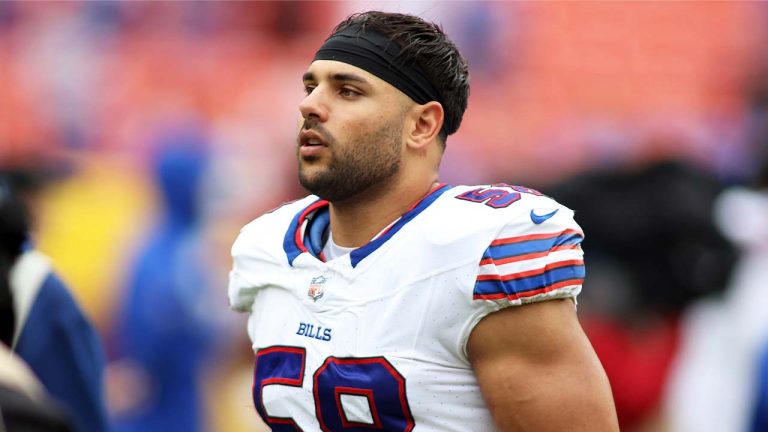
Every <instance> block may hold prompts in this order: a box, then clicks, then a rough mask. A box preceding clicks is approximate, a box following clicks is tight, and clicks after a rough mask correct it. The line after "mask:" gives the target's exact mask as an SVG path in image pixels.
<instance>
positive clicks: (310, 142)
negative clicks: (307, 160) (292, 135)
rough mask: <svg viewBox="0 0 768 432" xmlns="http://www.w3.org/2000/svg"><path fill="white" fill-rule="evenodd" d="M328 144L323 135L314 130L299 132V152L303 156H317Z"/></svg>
mask: <svg viewBox="0 0 768 432" xmlns="http://www.w3.org/2000/svg"><path fill="white" fill-rule="evenodd" d="M326 147H328V145H327V144H326V142H325V140H324V139H323V137H322V135H320V134H319V133H317V132H316V131H313V130H304V131H302V132H301V133H300V134H299V154H300V155H301V156H302V157H317V156H318V155H319V154H320V153H321V152H322V151H323V150H324V149H325V148H326Z"/></svg>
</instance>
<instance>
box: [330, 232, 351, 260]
mask: <svg viewBox="0 0 768 432" xmlns="http://www.w3.org/2000/svg"><path fill="white" fill-rule="evenodd" d="M355 249H357V248H355V247H345V246H339V245H337V244H336V243H334V242H333V233H332V232H329V233H328V241H327V242H325V246H323V255H325V259H326V261H330V260H332V259H336V258H338V257H340V256H344V255H346V254H348V253H350V252H352V251H353V250H355Z"/></svg>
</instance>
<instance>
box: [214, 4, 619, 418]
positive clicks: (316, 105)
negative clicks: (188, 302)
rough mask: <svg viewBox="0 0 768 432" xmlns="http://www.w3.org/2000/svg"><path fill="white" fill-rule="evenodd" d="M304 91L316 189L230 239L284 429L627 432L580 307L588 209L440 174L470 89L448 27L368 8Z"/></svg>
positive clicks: (263, 379) (261, 404)
mask: <svg viewBox="0 0 768 432" xmlns="http://www.w3.org/2000/svg"><path fill="white" fill-rule="evenodd" d="M303 85H304V88H305V90H306V96H305V98H304V99H303V100H302V102H301V103H300V104H299V111H300V112H301V115H302V118H303V125H302V127H301V130H300V131H299V134H298V137H297V143H296V145H297V148H296V153H297V158H298V165H299V167H298V168H299V180H300V182H301V184H302V185H303V186H304V187H305V188H306V189H307V190H309V191H310V192H311V193H312V195H309V196H307V197H305V198H302V199H299V200H297V201H294V202H292V203H288V204H285V205H283V206H281V207H279V208H277V209H275V210H273V211H272V212H269V213H267V214H265V215H263V216H261V217H260V218H257V219H256V220H255V221H253V222H251V223H250V224H248V225H247V226H246V227H245V228H243V230H242V231H241V234H240V236H239V237H238V238H237V240H236V241H235V244H234V246H233V248H232V255H233V258H234V267H233V270H232V272H231V273H230V284H229V295H230V302H231V306H232V308H233V309H235V310H237V311H240V312H246V313H248V314H249V320H248V324H247V331H248V335H249V337H250V338H251V341H252V343H253V350H254V352H255V356H256V360H255V367H254V382H253V400H254V404H255V407H256V411H257V412H258V414H259V415H260V416H261V417H262V418H263V419H264V421H265V422H266V423H267V424H268V425H269V426H270V427H271V428H272V430H274V431H278V430H299V429H301V430H319V429H323V430H342V429H347V428H350V429H352V428H354V429H363V428H374V429H379V430H389V431H399V430H411V429H414V428H415V429H416V430H424V431H427V430H433V431H449V430H456V431H466V430H473V431H481V430H494V429H499V430H536V431H541V432H543V431H564V430H568V431H571V432H575V431H590V432H597V431H616V430H618V425H617V423H616V417H615V411H614V407H613V401H612V399H611V391H610V388H609V386H608V382H607V380H606V378H605V374H604V371H603V369H602V367H601V366H600V363H599V361H598V359H597V357H596V356H595V353H594V351H593V350H592V347H591V346H590V344H589V341H588V340H587V338H586V337H585V335H584V333H583V332H582V330H581V327H580V325H579V322H578V319H577V315H576V308H575V298H576V296H577V295H578V294H579V292H580V290H581V283H582V280H583V276H584V265H583V261H582V260H581V258H582V252H581V248H580V247H579V243H580V242H581V239H582V237H583V234H582V232H581V229H580V228H579V226H578V225H577V224H576V222H575V221H574V220H573V213H572V212H571V211H570V210H569V209H567V208H565V207H563V206H561V205H559V204H558V203H556V202H555V201H553V200H551V199H549V198H547V197H544V196H541V194H540V193H538V192H536V191H533V190H530V189H527V188H524V187H516V186H509V185H485V186H455V187H453V186H449V185H447V184H444V183H440V182H439V181H438V169H439V165H440V161H441V158H442V155H443V151H444V150H445V144H446V140H447V137H448V136H449V135H451V134H453V133H454V132H456V131H457V130H458V128H459V125H460V123H461V119H462V117H463V114H464V111H465V109H466V107H467V99H468V96H469V76H468V68H467V64H466V61H465V60H464V59H463V57H462V56H461V55H460V54H459V52H458V50H457V49H456V47H455V46H454V44H453V43H452V42H451V41H450V40H449V39H448V37H447V36H446V35H445V33H443V31H442V30H441V29H440V27H439V26H437V25H435V24H432V23H428V22H425V21H424V20H422V19H421V18H419V17H416V16H413V15H403V14H397V13H385V12H366V13H361V14H355V15H352V16H351V17H349V18H347V19H346V20H344V21H342V23H341V24H339V25H338V26H337V27H336V28H335V29H334V31H333V33H332V35H331V36H330V37H328V39H326V41H325V42H324V44H323V45H322V46H321V47H320V49H319V50H318V51H317V53H316V54H315V57H314V59H313V61H312V62H311V64H310V65H309V68H308V70H307V72H305V73H304V76H303ZM244 384H245V383H244Z"/></svg>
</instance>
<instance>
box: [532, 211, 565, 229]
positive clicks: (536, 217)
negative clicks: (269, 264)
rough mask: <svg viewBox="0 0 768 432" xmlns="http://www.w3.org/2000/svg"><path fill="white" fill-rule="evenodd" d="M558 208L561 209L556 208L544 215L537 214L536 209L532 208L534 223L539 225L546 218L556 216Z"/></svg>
mask: <svg viewBox="0 0 768 432" xmlns="http://www.w3.org/2000/svg"><path fill="white" fill-rule="evenodd" d="M558 210H560V209H554V210H552V211H551V212H549V213H547V214H543V215H537V214H536V212H535V211H534V210H531V220H532V221H533V223H535V224H536V225H538V224H540V223H542V222H544V221H545V220H547V219H549V218H551V217H552V216H554V215H555V213H557V211H558Z"/></svg>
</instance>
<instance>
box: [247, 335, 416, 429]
mask: <svg viewBox="0 0 768 432" xmlns="http://www.w3.org/2000/svg"><path fill="white" fill-rule="evenodd" d="M305 359H306V350H305V349H304V348H300V347H285V346H274V347H269V348H264V349H261V350H259V351H258V352H257V353H256V367H255V371H254V381H253V402H254V404H255V406H256V410H257V411H258V413H259V415H260V416H261V418H262V419H264V421H265V422H266V423H267V424H268V425H269V426H270V427H271V428H272V430H273V431H275V432H279V431H292V432H293V431H301V430H302V429H301V428H300V427H299V426H298V425H297V424H296V422H295V421H294V420H293V419H292V418H290V417H273V416H270V415H269V414H267V412H266V410H265V408H264V400H263V392H264V387H266V386H269V385H283V386H289V387H301V386H302V383H303V382H304V373H305ZM312 377H313V380H312V383H313V387H312V394H313V399H314V404H315V415H316V417H317V421H318V422H319V423H320V428H321V429H322V430H324V431H337V430H348V431H371V430H386V431H410V430H412V429H413V426H414V422H413V416H412V415H411V410H410V408H409V407H408V401H407V399H406V397H405V379H404V378H403V376H402V375H400V373H399V372H397V370H396V369H395V368H394V367H393V366H392V364H390V363H389V362H388V361H387V360H386V359H385V358H384V357H365V358H357V357H355V358H338V357H328V358H327V359H326V360H325V362H323V364H322V365H321V366H320V367H319V368H318V369H317V370H316V371H315V372H314V375H313V376H312Z"/></svg>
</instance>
